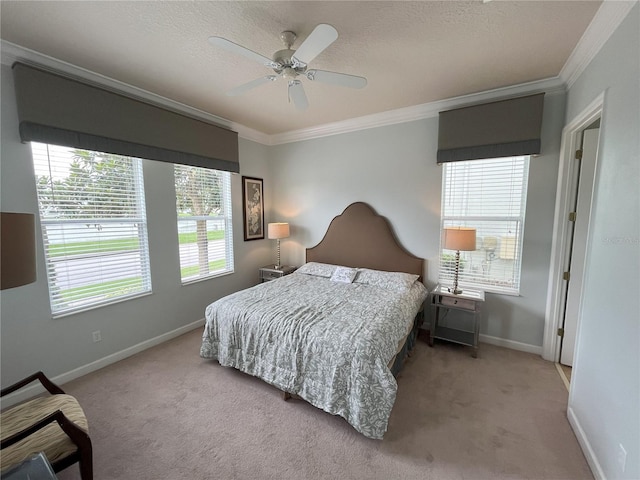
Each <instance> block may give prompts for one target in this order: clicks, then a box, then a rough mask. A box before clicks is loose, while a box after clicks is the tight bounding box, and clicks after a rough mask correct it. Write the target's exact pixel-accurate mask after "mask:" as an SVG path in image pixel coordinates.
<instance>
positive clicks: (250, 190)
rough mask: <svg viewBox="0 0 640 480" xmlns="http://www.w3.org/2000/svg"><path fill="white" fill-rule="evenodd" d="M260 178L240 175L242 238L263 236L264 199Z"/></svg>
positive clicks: (248, 238)
mask: <svg viewBox="0 0 640 480" xmlns="http://www.w3.org/2000/svg"><path fill="white" fill-rule="evenodd" d="M262 186H263V185H262V179H261V178H252V177H242V215H243V218H244V240H245V241H247V240H260V239H263V238H264V199H263V193H262Z"/></svg>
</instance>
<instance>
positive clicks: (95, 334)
mask: <svg viewBox="0 0 640 480" xmlns="http://www.w3.org/2000/svg"><path fill="white" fill-rule="evenodd" d="M101 340H102V337H101V336H100V330H96V331H95V332H93V343H95V342H99V341H101Z"/></svg>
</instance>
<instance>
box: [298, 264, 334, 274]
mask: <svg viewBox="0 0 640 480" xmlns="http://www.w3.org/2000/svg"><path fill="white" fill-rule="evenodd" d="M336 268H338V266H337V265H330V264H328V263H318V262H307V263H305V264H304V265H302V266H301V267H300V268H299V269H298V270H296V273H303V274H305V275H315V276H317V277H325V278H331V276H332V275H333V272H335V270H336Z"/></svg>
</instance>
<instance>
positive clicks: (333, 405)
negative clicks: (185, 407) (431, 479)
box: [200, 273, 427, 439]
mask: <svg viewBox="0 0 640 480" xmlns="http://www.w3.org/2000/svg"><path fill="white" fill-rule="evenodd" d="M397 290H400V291H397ZM426 296H427V290H426V288H425V287H424V285H422V283H420V282H415V283H413V284H412V285H411V287H410V288H406V289H405V288H401V289H388V288H383V287H381V286H375V285H371V284H366V283H340V282H335V281H331V280H330V279H329V278H325V277H319V276H313V275H305V274H302V273H293V274H291V275H287V276H284V277H282V278H279V279H277V280H274V281H271V282H266V283H262V284H260V285H257V286H255V287H252V288H249V289H247V290H243V291H240V292H237V293H234V294H231V295H229V296H227V297H224V298H222V299H220V300H218V301H216V302H214V303H212V304H211V305H209V306H208V307H207V309H206V325H205V330H204V334H203V338H202V347H201V350H200V355H201V356H202V357H203V358H210V359H216V360H218V362H219V363H220V364H221V365H223V366H230V367H234V368H236V369H238V370H241V371H243V372H245V373H248V374H250V375H254V376H256V377H259V378H261V379H263V380H265V381H266V382H268V383H270V384H272V385H274V386H276V387H277V388H279V389H281V390H283V391H286V392H290V393H294V394H297V395H299V396H300V397H302V398H303V399H305V400H306V401H307V402H309V403H311V404H312V405H314V406H316V407H318V408H321V409H322V410H324V411H326V412H328V413H330V414H333V415H340V416H342V417H344V418H345V419H346V420H347V421H348V422H349V423H350V424H351V425H352V426H353V427H354V428H355V429H356V430H357V431H358V432H360V433H362V434H363V435H365V436H367V437H370V438H374V439H381V438H382V436H383V435H384V433H385V432H386V430H387V423H388V420H389V415H390V414H391V409H392V407H393V404H394V402H395V398H396V392H397V383H396V379H395V378H394V376H393V375H392V373H391V371H390V370H389V368H388V364H389V362H390V360H391V359H392V358H393V357H394V355H395V354H396V351H397V348H398V343H399V342H400V340H401V339H402V338H403V337H404V336H405V335H406V334H407V332H408V330H409V329H410V327H411V325H412V324H413V321H414V318H415V316H416V314H417V312H418V311H419V309H420V306H421V304H422V302H423V301H424V300H425V298H426Z"/></svg>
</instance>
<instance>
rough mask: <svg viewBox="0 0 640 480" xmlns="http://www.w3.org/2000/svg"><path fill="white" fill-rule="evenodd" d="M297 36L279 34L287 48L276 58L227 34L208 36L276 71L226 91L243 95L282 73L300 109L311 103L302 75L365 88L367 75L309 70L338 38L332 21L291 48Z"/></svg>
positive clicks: (230, 93)
mask: <svg viewBox="0 0 640 480" xmlns="http://www.w3.org/2000/svg"><path fill="white" fill-rule="evenodd" d="M296 38H297V37H296V34H295V33H293V32H291V31H289V30H285V31H284V32H282V33H281V34H280V40H282V43H283V44H284V46H285V48H284V49H283V50H279V51H277V52H276V53H275V54H274V55H273V60H271V59H270V58H267V57H265V56H263V55H261V54H259V53H256V52H254V51H253V50H249V49H248V48H245V47H243V46H241V45H238V44H237V43H234V42H232V41H230V40H227V39H225V38H222V37H209V43H211V44H212V45H214V46H216V47H220V48H223V49H225V50H228V51H231V52H234V53H237V54H239V55H243V56H244V57H246V58H248V59H250V60H253V61H256V62H258V63H261V64H262V65H266V66H268V67H271V68H272V69H273V70H274V72H275V73H276V74H277V75H268V76H265V77H261V78H258V79H255V80H252V81H251V82H248V83H245V84H244V85H240V86H238V87H236V88H234V89H232V90H231V91H229V92H227V95H229V96H237V95H242V94H244V93H246V92H248V91H249V90H251V89H253V88H255V87H258V86H260V85H263V84H265V83H269V82H273V81H275V80H276V79H277V78H279V77H282V78H284V79H285V80H286V81H287V83H288V84H289V88H288V90H289V101H290V102H292V103H294V105H295V106H296V108H297V109H298V110H305V109H306V108H307V107H308V106H309V102H308V100H307V96H306V94H305V92H304V87H303V86H302V83H301V82H300V80H298V79H297V77H298V76H299V75H304V76H306V77H307V78H308V79H309V80H311V81H317V82H320V83H327V84H332V85H339V86H343V87H349V88H363V87H365V86H366V85H367V79H366V78H364V77H357V76H355V75H348V74H345V73H337V72H328V71H325V70H315V69H314V70H307V65H308V64H309V62H311V61H312V60H313V59H314V58H315V57H316V56H318V55H319V54H320V53H322V52H323V51H324V50H325V49H326V48H327V47H328V46H329V45H331V44H332V43H333V42H334V41H335V40H336V39H337V38H338V32H337V30H336V29H335V28H334V27H332V26H331V25H327V24H324V23H321V24H319V25H317V26H316V27H315V28H314V29H313V31H312V32H311V33H310V34H309V36H308V37H307V38H305V39H304V41H303V42H302V43H301V44H300V46H299V47H298V49H297V50H292V49H291V46H292V45H293V43H294V42H295V40H296Z"/></svg>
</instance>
